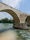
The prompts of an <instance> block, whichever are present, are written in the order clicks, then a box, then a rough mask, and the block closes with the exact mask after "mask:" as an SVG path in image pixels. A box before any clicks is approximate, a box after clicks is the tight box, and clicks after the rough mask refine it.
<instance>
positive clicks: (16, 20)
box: [0, 9, 20, 27]
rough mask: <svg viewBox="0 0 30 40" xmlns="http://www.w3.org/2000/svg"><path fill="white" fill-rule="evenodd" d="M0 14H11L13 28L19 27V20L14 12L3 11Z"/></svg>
mask: <svg viewBox="0 0 30 40" xmlns="http://www.w3.org/2000/svg"><path fill="white" fill-rule="evenodd" d="M0 12H7V13H9V14H11V15H12V16H13V19H14V27H19V26H20V20H19V18H18V16H17V14H16V13H15V12H14V11H12V10H10V9H3V10H1V11H0Z"/></svg>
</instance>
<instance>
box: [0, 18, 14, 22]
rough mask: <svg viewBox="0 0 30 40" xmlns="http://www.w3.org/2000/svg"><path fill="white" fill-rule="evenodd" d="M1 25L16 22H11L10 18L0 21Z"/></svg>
mask: <svg viewBox="0 0 30 40" xmlns="http://www.w3.org/2000/svg"><path fill="white" fill-rule="evenodd" d="M0 23H14V20H10V19H8V18H4V19H1V20H0Z"/></svg>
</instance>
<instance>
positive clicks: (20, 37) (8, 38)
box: [0, 23, 30, 40]
mask: <svg viewBox="0 0 30 40" xmlns="http://www.w3.org/2000/svg"><path fill="white" fill-rule="evenodd" d="M9 28H10V30H7V31H5V32H2V33H0V40H30V32H28V30H19V29H12V28H13V24H8V23H5V24H2V23H1V24H0V30H2V29H9ZM11 29H12V30H11Z"/></svg>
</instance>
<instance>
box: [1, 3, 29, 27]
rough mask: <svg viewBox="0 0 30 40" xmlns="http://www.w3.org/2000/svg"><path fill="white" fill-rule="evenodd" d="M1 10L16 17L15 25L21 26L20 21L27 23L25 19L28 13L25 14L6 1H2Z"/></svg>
mask: <svg viewBox="0 0 30 40" xmlns="http://www.w3.org/2000/svg"><path fill="white" fill-rule="evenodd" d="M0 12H7V13H9V14H11V15H12V16H13V19H14V21H15V22H14V26H15V27H20V23H25V20H26V18H27V16H29V15H27V14H24V13H23V12H21V11H19V10H17V9H15V8H12V7H11V6H8V5H6V4H4V3H1V2H0Z"/></svg>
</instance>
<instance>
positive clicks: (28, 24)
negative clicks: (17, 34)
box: [25, 16, 30, 27]
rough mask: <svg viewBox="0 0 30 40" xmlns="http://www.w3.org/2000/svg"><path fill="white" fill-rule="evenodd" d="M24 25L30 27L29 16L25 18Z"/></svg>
mask: <svg viewBox="0 0 30 40" xmlns="http://www.w3.org/2000/svg"><path fill="white" fill-rule="evenodd" d="M25 23H26V24H27V26H28V27H29V26H30V16H27V18H26V20H25Z"/></svg>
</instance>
